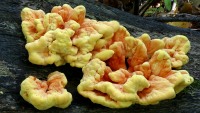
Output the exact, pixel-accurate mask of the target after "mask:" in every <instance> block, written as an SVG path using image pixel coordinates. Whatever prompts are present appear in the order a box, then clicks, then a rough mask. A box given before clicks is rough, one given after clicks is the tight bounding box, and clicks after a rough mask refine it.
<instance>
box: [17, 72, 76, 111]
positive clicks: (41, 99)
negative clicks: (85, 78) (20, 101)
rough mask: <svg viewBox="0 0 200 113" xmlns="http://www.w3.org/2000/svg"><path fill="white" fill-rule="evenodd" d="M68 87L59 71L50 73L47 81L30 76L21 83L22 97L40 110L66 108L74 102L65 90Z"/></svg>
mask: <svg viewBox="0 0 200 113" xmlns="http://www.w3.org/2000/svg"><path fill="white" fill-rule="evenodd" d="M66 85H67V79H66V77H65V75H64V74H63V73H60V72H58V71H55V72H53V73H50V74H49V75H48V78H47V81H41V80H39V79H37V78H36V77H34V76H29V77H27V78H26V79H25V80H24V81H23V82H22V83H21V90H20V95H21V96H22V97H23V98H24V100H26V101H27V102H29V103H30V104H32V105H33V106H34V107H35V108H37V109H39V110H46V109H49V108H51V107H53V106H54V107H58V108H66V107H68V106H69V105H70V104H71V102H72V95H71V93H69V92H68V91H67V90H66V89H65V86H66Z"/></svg>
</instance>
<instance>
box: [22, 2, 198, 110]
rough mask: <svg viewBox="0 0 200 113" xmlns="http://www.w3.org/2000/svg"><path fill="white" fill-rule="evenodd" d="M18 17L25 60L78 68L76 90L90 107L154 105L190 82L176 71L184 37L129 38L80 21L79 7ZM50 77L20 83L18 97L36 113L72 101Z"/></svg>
mask: <svg viewBox="0 0 200 113" xmlns="http://www.w3.org/2000/svg"><path fill="white" fill-rule="evenodd" d="M21 18H22V31H23V33H24V36H25V39H26V40H27V43H26V45H25V48H26V49H27V51H28V54H29V61H30V62H31V63H33V64H37V65H49V64H55V65H56V66H61V65H65V64H66V63H68V64H70V66H72V67H78V68H82V71H83V77H82V79H81V80H80V84H79V85H78V87H77V90H78V92H79V93H80V95H82V96H83V97H86V98H89V99H90V100H91V101H92V102H94V103H97V104H101V105H103V106H106V107H109V108H125V107H129V106H131V105H133V104H140V105H150V104H157V103H159V102H160V101H163V100H166V99H172V98H174V97H175V96H176V94H177V93H179V92H181V91H182V90H183V89H184V88H185V87H187V86H188V85H190V84H191V83H192V82H193V81H194V79H193V77H192V76H190V74H189V73H188V72H187V70H177V69H180V68H181V67H182V66H183V65H185V64H187V63H188V61H189V57H188V56H187V53H188V52H189V50H190V46H191V45H190V41H189V40H188V38H187V37H186V36H183V35H176V36H173V37H170V38H169V37H164V38H159V39H156V38H152V37H150V35H149V34H147V33H144V34H142V35H141V36H139V37H137V38H134V37H133V36H131V34H130V33H129V32H128V30H127V29H126V28H125V27H124V26H123V25H121V24H120V23H119V22H118V21H116V20H111V21H97V20H94V19H89V18H86V9H85V7H84V6H82V5H80V6H77V7H75V8H72V7H71V6H70V5H68V4H64V5H63V6H55V7H53V8H52V10H51V13H47V14H45V13H44V12H43V11H42V10H33V9H30V8H24V9H23V10H22V12H21ZM50 75H51V76H50ZM50 75H49V77H48V80H47V81H40V80H38V79H37V78H35V77H33V76H30V77H28V78H26V79H25V80H24V81H23V82H22V84H21V92H20V94H21V95H22V97H23V98H24V99H25V100H26V101H28V102H30V103H31V104H33V105H34V106H35V107H36V108H38V109H41V110H44V109H48V108H50V107H52V106H55V107H61V108H65V107H67V106H68V105H69V104H70V103H71V99H72V96H71V94H69V93H68V92H67V91H66V90H65V89H64V87H65V85H66V78H65V77H64V75H63V74H60V73H58V72H55V73H53V74H50ZM55 99H56V100H57V101H55Z"/></svg>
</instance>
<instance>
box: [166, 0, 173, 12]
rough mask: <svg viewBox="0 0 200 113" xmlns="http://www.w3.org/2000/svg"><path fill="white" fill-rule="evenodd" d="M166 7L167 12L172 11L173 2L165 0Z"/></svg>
mask: <svg viewBox="0 0 200 113" xmlns="http://www.w3.org/2000/svg"><path fill="white" fill-rule="evenodd" d="M164 5H165V8H166V9H167V11H171V9H172V3H171V0H164Z"/></svg>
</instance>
